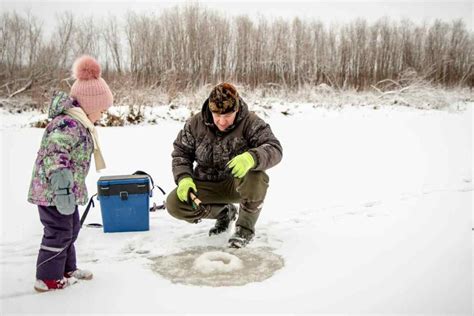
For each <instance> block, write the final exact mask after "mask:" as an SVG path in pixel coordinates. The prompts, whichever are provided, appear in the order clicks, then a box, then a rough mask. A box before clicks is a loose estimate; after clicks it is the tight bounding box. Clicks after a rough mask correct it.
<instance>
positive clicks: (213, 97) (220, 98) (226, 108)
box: [209, 82, 240, 114]
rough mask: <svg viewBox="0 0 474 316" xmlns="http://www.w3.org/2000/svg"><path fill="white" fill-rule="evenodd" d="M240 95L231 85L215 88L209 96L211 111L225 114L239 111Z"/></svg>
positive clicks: (224, 84)
mask: <svg viewBox="0 0 474 316" xmlns="http://www.w3.org/2000/svg"><path fill="white" fill-rule="evenodd" d="M239 105H240V104H239V93H238V92H237V89H236V88H235V87H234V86H233V85H232V84H230V83H227V82H223V83H220V84H218V85H217V86H215V87H214V88H213V89H212V91H211V93H210V94H209V109H210V110H211V111H212V112H214V113H219V114H225V113H231V112H235V111H237V110H238V109H239Z"/></svg>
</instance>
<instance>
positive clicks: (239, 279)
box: [152, 247, 284, 286]
mask: <svg viewBox="0 0 474 316" xmlns="http://www.w3.org/2000/svg"><path fill="white" fill-rule="evenodd" d="M152 260H153V264H152V269H153V271H155V272H156V273H158V274H160V275H161V276H163V277H164V278H166V279H169V280H170V281H171V282H173V283H182V284H189V285H198V286H236V285H245V284H248V283H252V282H262V281H264V280H266V279H268V278H270V277H272V276H273V274H274V273H275V272H276V271H278V270H280V269H281V268H283V266H284V260H283V258H282V257H281V256H279V255H277V254H275V253H273V252H272V249H271V248H266V247H264V248H242V249H232V248H224V249H222V248H215V247H214V248H212V247H198V248H191V249H187V250H185V251H182V252H179V253H175V254H170V255H166V256H159V257H155V258H153V259H152Z"/></svg>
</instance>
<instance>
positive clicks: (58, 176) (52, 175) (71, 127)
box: [28, 56, 113, 292]
mask: <svg viewBox="0 0 474 316" xmlns="http://www.w3.org/2000/svg"><path fill="white" fill-rule="evenodd" d="M100 72H101V69H100V65H99V64H98V62H97V61H96V60H95V59H94V58H92V57H90V56H82V57H80V58H78V59H77V60H76V61H75V63H74V66H73V74H74V77H75V78H76V79H77V80H76V81H75V82H74V84H73V86H72V87H71V93H70V96H68V95H67V94H65V93H62V92H61V93H57V94H55V95H54V97H53V100H52V101H51V105H50V109H49V117H50V118H51V119H52V120H51V122H50V123H49V124H48V125H47V126H46V130H45V132H44V134H43V139H42V141H41V146H40V149H39V151H38V156H37V159H36V162H35V165H34V168H33V174H32V180H31V184H30V189H29V193H28V201H29V202H30V203H33V204H36V205H38V210H39V217H40V220H41V223H42V224H43V226H44V235H43V239H42V242H41V246H40V250H39V254H38V260H37V265H36V279H37V280H36V282H35V286H34V288H35V289H36V290H37V291H40V292H44V291H49V290H52V289H62V288H64V287H66V286H67V285H69V284H71V283H72V281H74V282H75V280H76V279H85V280H90V279H92V273H91V272H90V271H87V270H80V269H78V268H77V266H76V252H75V248H74V242H75V240H76V238H77V235H78V233H79V229H80V221H79V212H78V208H77V205H84V204H85V203H86V202H87V199H88V197H87V188H86V185H85V178H86V176H87V174H88V172H89V166H90V161H91V155H92V153H94V160H95V165H96V169H97V170H101V169H104V168H105V162H104V159H103V157H102V154H101V151H100V147H99V143H98V138H97V133H96V129H95V128H94V123H95V122H97V121H98V120H99V119H100V118H101V116H102V113H103V112H105V111H106V110H107V109H108V108H109V107H110V106H111V105H112V102H113V96H112V93H111V91H110V89H109V87H108V85H107V83H106V82H105V81H104V79H102V78H101V76H100Z"/></svg>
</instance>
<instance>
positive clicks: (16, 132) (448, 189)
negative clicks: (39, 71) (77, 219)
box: [0, 103, 473, 315]
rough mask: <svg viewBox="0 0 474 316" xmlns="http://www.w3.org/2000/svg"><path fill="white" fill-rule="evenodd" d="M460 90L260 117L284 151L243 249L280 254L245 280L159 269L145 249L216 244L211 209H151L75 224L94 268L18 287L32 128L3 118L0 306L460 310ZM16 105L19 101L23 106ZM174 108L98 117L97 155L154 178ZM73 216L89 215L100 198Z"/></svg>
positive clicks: (465, 196)
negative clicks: (440, 102) (140, 219)
mask: <svg viewBox="0 0 474 316" xmlns="http://www.w3.org/2000/svg"><path fill="white" fill-rule="evenodd" d="M472 105H473V104H472V103H471V104H469V105H468V109H467V110H466V111H464V112H448V111H422V110H412V109H409V108H386V107H383V108H381V109H377V110H374V109H372V107H364V108H351V107H348V108H344V109H339V110H331V109H313V108H311V107H307V108H305V107H301V108H300V109H299V110H298V111H295V113H294V115H292V116H286V115H282V114H280V112H278V111H276V112H275V113H274V114H273V115H270V117H268V118H266V120H267V121H268V122H269V123H270V124H271V125H272V129H273V131H274V133H275V134H276V135H277V137H278V138H279V139H280V140H281V142H282V145H283V148H284V158H283V161H282V163H281V164H280V165H278V166H277V167H275V168H273V169H271V170H269V172H268V173H269V175H270V178H271V179H270V190H269V193H268V196H267V200H266V204H265V207H264V210H263V212H262V215H261V218H260V220H259V222H258V224H257V234H258V235H257V239H256V240H255V242H254V243H252V244H251V245H250V246H249V247H251V249H252V250H253V249H258V248H266V247H270V248H273V252H274V253H276V254H278V255H280V256H282V257H283V259H284V261H285V263H284V264H285V265H284V267H283V268H282V269H281V270H279V271H277V272H276V274H275V275H274V276H273V277H271V278H269V279H267V280H265V281H263V282H260V283H251V284H247V285H245V286H236V287H199V286H192V285H181V284H173V283H171V282H170V281H169V280H167V279H165V278H163V277H162V276H160V275H158V274H156V273H154V272H153V269H152V263H153V258H154V257H157V256H163V255H171V254H174V253H178V252H182V251H185V250H187V249H191V248H193V249H195V248H196V247H203V248H205V247H209V246H210V247H215V248H216V247H217V248H219V247H224V246H225V244H226V240H227V237H228V235H229V234H230V232H229V233H228V234H227V235H224V236H217V237H212V238H210V237H208V236H207V230H208V229H209V227H210V226H211V225H212V223H211V222H209V221H207V222H206V221H205V222H202V223H200V224H198V225H190V224H186V223H183V222H180V221H177V220H175V219H173V218H171V217H170V216H169V215H168V214H167V213H166V212H159V213H155V214H152V215H151V216H152V217H151V230H150V231H149V232H142V233H118V234H117V233H115V234H104V233H103V232H102V231H101V230H100V229H94V228H85V229H83V230H82V231H81V233H80V236H79V240H78V241H77V243H76V249H77V251H78V263H79V265H80V267H83V268H87V269H91V270H92V271H93V272H94V274H95V277H94V279H93V280H92V281H83V282H80V283H79V284H76V285H74V286H73V287H71V288H69V289H67V290H64V291H57V292H53V293H45V294H36V293H35V292H34V291H33V282H34V275H35V260H36V255H37V252H38V247H39V243H40V240H41V236H42V227H41V224H40V222H39V219H38V215H37V212H36V211H35V206H33V205H29V204H28V203H27V202H26V195H27V190H28V184H29V180H30V175H31V168H32V166H33V162H34V159H35V154H36V151H37V149H38V146H39V142H40V139H41V135H42V130H39V129H32V128H17V127H15V126H18V124H11V125H10V127H6V126H9V124H7V122H5V121H6V120H9V118H5V117H4V118H3V122H2V126H3V129H1V130H0V133H1V139H2V155H1V159H2V162H1V163H2V177H1V178H2V181H1V194H2V196H1V203H2V204H1V212H0V222H1V234H0V237H1V242H0V255H1V257H0V269H1V282H0V283H1V285H0V288H1V293H0V313H1V314H13V313H37V312H43V313H61V314H66V313H99V314H101V313H133V314H135V313H145V312H147V313H175V312H180V313H263V312H268V313H357V314H364V313H375V314H381V313H387V314H388V313H391V314H415V313H416V314H441V315H447V314H460V315H471V311H472V282H473V278H472V267H473V265H472V245H473V238H472V230H471V227H472V197H473V184H472V117H473V113H472V108H471V107H472ZM23 119H24V120H28V118H27V117H23ZM181 126H182V123H181V122H173V121H165V120H163V121H160V122H159V123H158V125H155V126H140V127H120V128H100V131H99V133H100V137H101V143H102V146H103V152H104V156H105V159H106V162H107V164H108V169H107V170H106V171H105V172H104V173H103V174H97V173H95V171H94V168H91V169H92V171H91V173H90V174H89V177H88V179H87V184H88V187H89V189H90V191H91V192H95V184H96V181H97V179H98V178H99V177H100V176H101V175H112V174H127V173H131V172H133V171H135V170H137V169H141V170H145V171H147V172H149V173H150V174H152V175H153V176H154V179H155V181H156V182H157V183H159V184H160V185H161V186H162V187H163V188H165V190H167V191H170V190H171V189H172V188H173V187H174V184H173V182H172V175H171V170H170V169H171V168H170V166H171V157H170V153H171V150H172V141H173V140H174V138H175V136H176V134H177V132H178V130H179V129H180V128H181ZM88 221H91V222H100V221H101V218H100V209H99V208H98V207H96V208H95V209H93V210H92V211H91V214H90V216H89V219H88Z"/></svg>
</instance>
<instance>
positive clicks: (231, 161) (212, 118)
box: [166, 83, 282, 248]
mask: <svg viewBox="0 0 474 316" xmlns="http://www.w3.org/2000/svg"><path fill="white" fill-rule="evenodd" d="M173 146H174V150H173V153H172V158H173V162H172V164H173V166H172V167H173V176H174V180H175V182H176V183H177V184H178V187H177V188H176V189H175V190H173V191H172V192H171V193H170V194H169V195H168V198H167V203H166V206H167V209H168V212H169V213H170V214H171V215H172V216H173V217H176V218H178V219H182V220H185V221H187V222H190V223H197V222H199V221H200V220H201V219H203V218H207V219H216V223H215V225H214V227H212V228H211V229H210V231H209V235H217V234H220V233H222V232H224V231H226V230H227V229H228V227H229V224H230V222H231V221H233V220H234V219H235V218H236V216H237V209H236V207H235V206H234V205H233V204H232V203H240V207H239V213H238V219H237V223H236V229H235V233H234V234H233V235H232V237H231V238H230V239H229V246H230V247H234V248H241V247H245V246H246V245H247V244H248V243H249V242H250V241H251V240H252V238H253V237H254V235H255V223H256V222H257V219H258V216H259V214H260V211H261V210H262V206H263V202H264V200H265V195H266V193H267V188H268V183H269V177H268V175H267V174H266V173H265V170H267V169H269V168H271V167H273V166H275V165H276V164H278V163H279V162H280V161H281V158H282V147H281V144H280V142H279V141H278V139H277V138H276V137H275V136H274V135H273V133H272V131H271V129H270V126H269V125H268V124H267V123H265V122H264V121H263V120H262V119H261V118H259V117H258V116H257V115H256V114H255V113H251V112H249V110H248V107H247V105H246V104H245V102H244V101H243V100H242V98H241V97H239V94H238V92H237V90H236V89H235V87H234V86H233V85H231V84H229V83H221V84H219V85H217V86H216V87H214V88H213V89H212V91H211V93H210V95H209V98H208V99H207V100H206V101H205V102H204V104H203V106H202V110H201V113H198V114H196V115H194V116H193V117H191V118H190V119H189V120H188V121H187V122H186V124H185V125H184V128H183V129H182V130H181V131H180V132H179V133H178V136H177V138H176V140H175V141H174V143H173ZM194 162H196V168H195V169H194V170H193V163H194ZM190 193H192V194H193V195H192V196H194V195H196V196H197V197H198V198H199V201H200V202H202V203H201V205H196V203H194V202H193V201H192V199H191V194H190ZM197 206H201V207H202V206H204V207H205V209H206V210H207V211H204V212H203V211H202V209H201V207H197Z"/></svg>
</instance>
